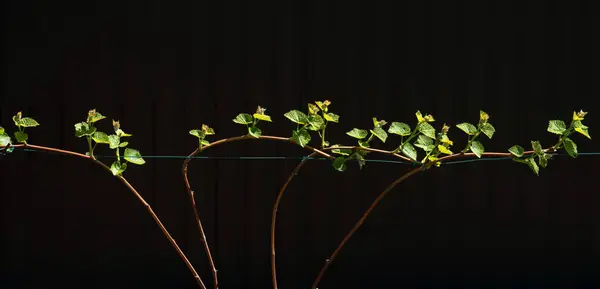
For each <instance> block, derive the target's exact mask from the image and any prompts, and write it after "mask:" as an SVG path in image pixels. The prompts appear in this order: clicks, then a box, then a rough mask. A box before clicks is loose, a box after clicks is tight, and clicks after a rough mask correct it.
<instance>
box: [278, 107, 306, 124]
mask: <svg viewBox="0 0 600 289" xmlns="http://www.w3.org/2000/svg"><path fill="white" fill-rule="evenodd" d="M283 116H285V117H287V118H288V119H289V120H291V121H292V122H295V123H297V124H306V123H308V116H306V114H304V113H303V112H301V111H299V110H290V111H288V112H286V113H285V114H284V115H283Z"/></svg>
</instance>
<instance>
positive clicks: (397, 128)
mask: <svg viewBox="0 0 600 289" xmlns="http://www.w3.org/2000/svg"><path fill="white" fill-rule="evenodd" d="M388 132H389V133H393V134H397V135H401V136H408V135H410V133H411V130H410V126H409V125H408V124H405V123H403V122H395V121H394V122H392V124H391V125H390V127H389V129H388Z"/></svg>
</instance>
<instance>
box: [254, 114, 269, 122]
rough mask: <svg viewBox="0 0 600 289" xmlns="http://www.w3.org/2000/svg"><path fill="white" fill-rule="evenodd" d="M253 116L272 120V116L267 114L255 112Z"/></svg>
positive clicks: (263, 119)
mask: <svg viewBox="0 0 600 289" xmlns="http://www.w3.org/2000/svg"><path fill="white" fill-rule="evenodd" d="M253 116H254V118H255V119H258V120H262V121H268V122H272V120H271V117H270V116H268V115H266V114H260V113H255V114H254V115H253Z"/></svg>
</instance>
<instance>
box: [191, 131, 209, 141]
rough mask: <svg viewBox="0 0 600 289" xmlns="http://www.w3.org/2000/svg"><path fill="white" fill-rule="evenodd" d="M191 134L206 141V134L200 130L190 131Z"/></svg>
mask: <svg viewBox="0 0 600 289" xmlns="http://www.w3.org/2000/svg"><path fill="white" fill-rule="evenodd" d="M190 134H191V135H193V136H195V137H197V138H199V139H204V138H205V137H206V133H204V132H203V131H202V130H199V129H192V130H190Z"/></svg>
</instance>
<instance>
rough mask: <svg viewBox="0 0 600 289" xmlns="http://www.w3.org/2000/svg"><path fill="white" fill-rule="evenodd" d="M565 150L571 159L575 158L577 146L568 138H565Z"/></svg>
mask: <svg viewBox="0 0 600 289" xmlns="http://www.w3.org/2000/svg"><path fill="white" fill-rule="evenodd" d="M565 150H566V151H567V153H568V154H569V155H570V156H571V157H573V158H576V157H577V154H578V153H577V145H576V144H575V142H573V140H571V139H570V138H568V137H566V138H565Z"/></svg>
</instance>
